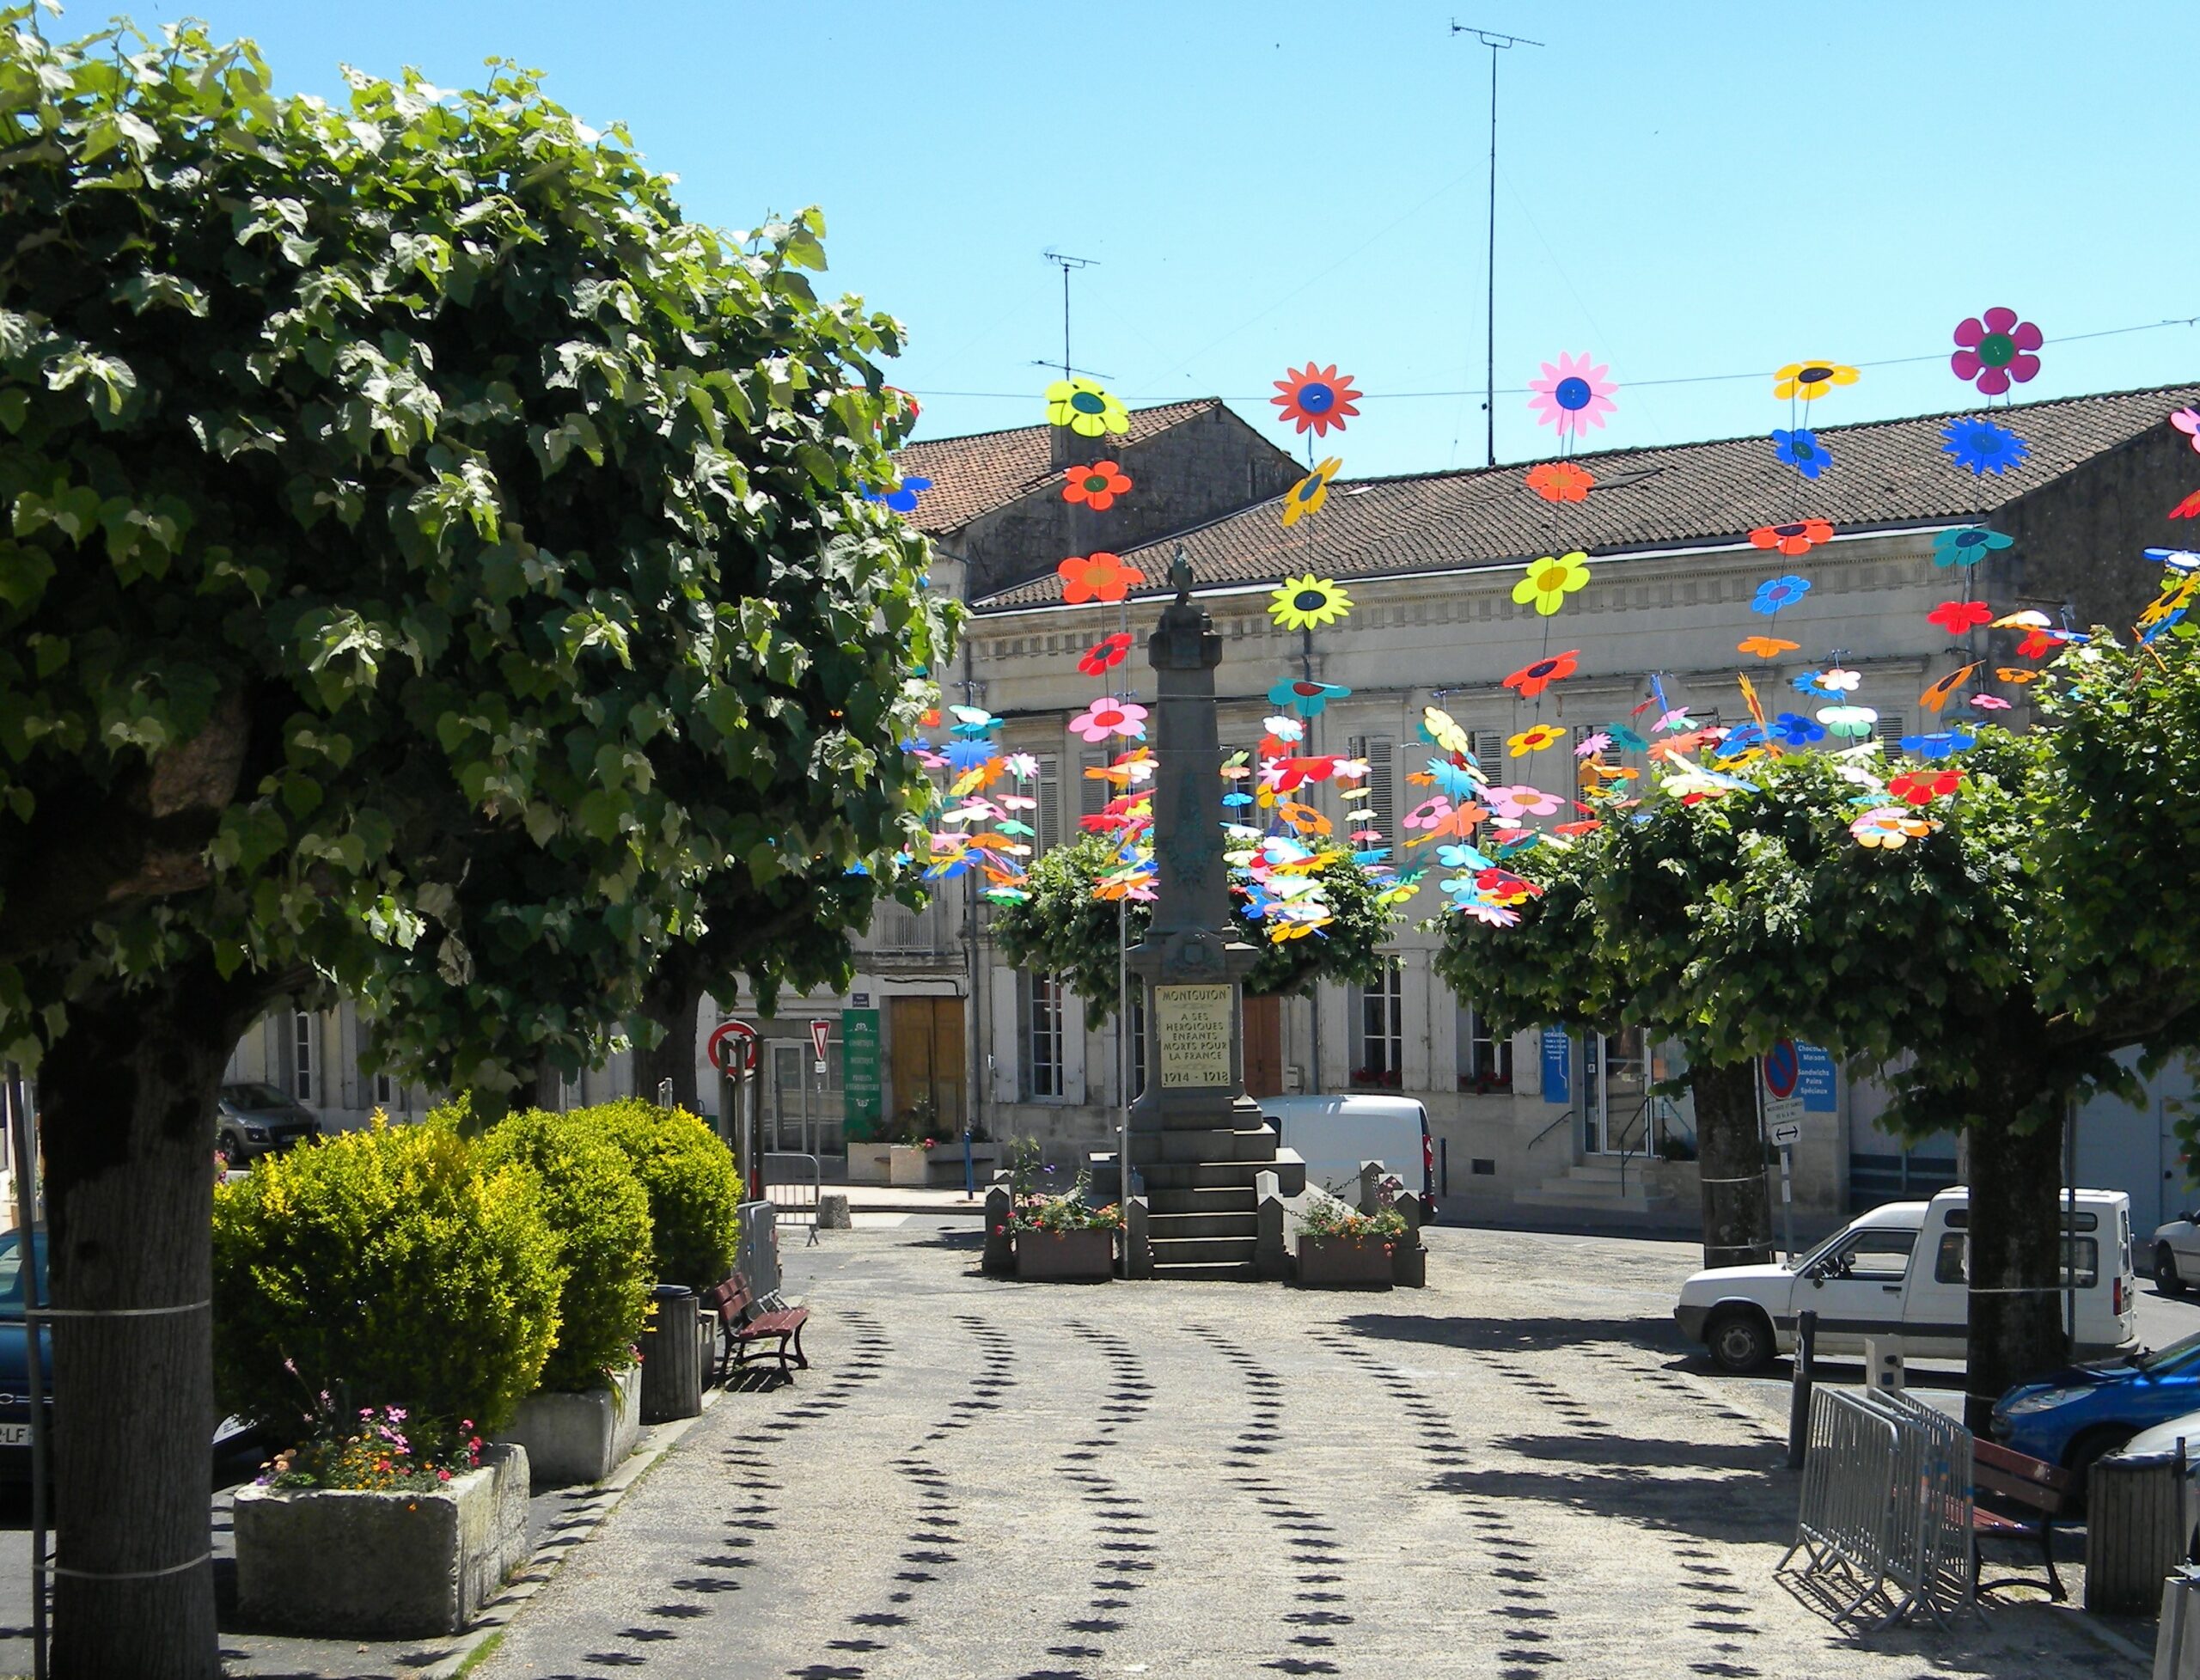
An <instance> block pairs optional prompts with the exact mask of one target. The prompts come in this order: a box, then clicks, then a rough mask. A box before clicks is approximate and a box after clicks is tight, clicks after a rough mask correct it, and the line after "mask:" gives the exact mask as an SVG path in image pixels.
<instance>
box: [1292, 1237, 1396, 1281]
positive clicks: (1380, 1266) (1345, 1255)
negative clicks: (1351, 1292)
mask: <svg viewBox="0 0 2200 1680" xmlns="http://www.w3.org/2000/svg"><path fill="white" fill-rule="evenodd" d="M1390 1281H1391V1279H1390V1247H1389V1245H1388V1244H1386V1243H1378V1242H1376V1241H1374V1240H1373V1239H1372V1238H1371V1239H1369V1240H1368V1241H1366V1242H1364V1243H1363V1242H1356V1241H1354V1239H1353V1238H1352V1237H1310V1236H1305V1235H1302V1236H1300V1237H1299V1282H1300V1283H1302V1284H1304V1285H1305V1286H1307V1287H1308V1288H1310V1289H1388V1288H1389V1287H1390Z"/></svg>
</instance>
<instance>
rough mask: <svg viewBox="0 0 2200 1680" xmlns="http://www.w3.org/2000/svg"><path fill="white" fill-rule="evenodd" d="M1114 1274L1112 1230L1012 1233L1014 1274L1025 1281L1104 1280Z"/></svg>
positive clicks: (1113, 1234) (1081, 1281)
mask: <svg viewBox="0 0 2200 1680" xmlns="http://www.w3.org/2000/svg"><path fill="white" fill-rule="evenodd" d="M1016 1275H1017V1276H1018V1277H1019V1278H1021V1279H1023V1280H1024V1282H1026V1283H1105V1282H1107V1281H1108V1280H1109V1279H1110V1278H1112V1277H1113V1276H1115V1232H1114V1231H1018V1232H1017V1233H1016Z"/></svg>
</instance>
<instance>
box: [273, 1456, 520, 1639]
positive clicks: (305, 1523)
mask: <svg viewBox="0 0 2200 1680" xmlns="http://www.w3.org/2000/svg"><path fill="white" fill-rule="evenodd" d="M527 1493H528V1469H527V1451H526V1449H525V1448H523V1447H520V1446H516V1445H513V1444H511V1443H510V1442H508V1441H498V1442H492V1444H491V1445H487V1446H486V1447H484V1448H482V1449H481V1468H480V1469H476V1470H469V1471H468V1472H467V1474H465V1475H460V1476H454V1477H453V1478H452V1479H451V1480H450V1481H447V1482H445V1483H444V1484H443V1486H442V1487H441V1488H438V1489H437V1491H436V1492H434V1493H431V1494H355V1493H344V1492H339V1491H336V1490H334V1489H327V1488H261V1487H257V1486H254V1487H247V1488H238V1489H237V1494H236V1505H235V1513H234V1521H235V1536H236V1552H237V1608H238V1610H240V1611H241V1613H242V1614H243V1616H245V1618H246V1619H247V1620H248V1622H252V1623H254V1624H257V1625H260V1626H264V1627H271V1628H282V1629H284V1630H286V1631H289V1632H292V1633H299V1634H317V1635H320V1636H321V1637H323V1638H339V1639H421V1638H425V1637H427V1636H428V1635H430V1634H455V1633H461V1632H463V1631H464V1630H465V1628H466V1627H467V1624H468V1623H469V1622H472V1621H473V1620H474V1616H475V1615H476V1614H477V1613H478V1612H479V1611H480V1608H481V1606H482V1605H483V1604H486V1603H488V1601H489V1600H490V1599H492V1598H495V1597H496V1596H497V1593H498V1591H499V1590H500V1589H501V1588H502V1587H503V1586H504V1582H505V1581H506V1580H507V1579H510V1576H511V1575H512V1573H514V1572H515V1571H516V1570H517V1569H518V1568H519V1567H520V1566H521V1565H522V1564H523V1563H525V1562H526V1561H527V1559H528V1544H527Z"/></svg>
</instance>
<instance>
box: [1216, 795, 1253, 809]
mask: <svg viewBox="0 0 2200 1680" xmlns="http://www.w3.org/2000/svg"><path fill="white" fill-rule="evenodd" d="M1222 803H1224V804H1225V805H1228V806H1230V807H1231V809H1236V808H1237V807H1238V806H1240V805H1250V804H1251V803H1253V796H1252V795H1251V794H1250V793H1225V794H1224V795H1223V796H1222Z"/></svg>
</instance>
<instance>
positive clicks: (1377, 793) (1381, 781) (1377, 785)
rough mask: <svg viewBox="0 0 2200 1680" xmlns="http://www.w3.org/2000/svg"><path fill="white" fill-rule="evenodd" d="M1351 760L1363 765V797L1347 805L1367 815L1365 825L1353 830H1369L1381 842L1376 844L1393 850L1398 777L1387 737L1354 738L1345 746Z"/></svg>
mask: <svg viewBox="0 0 2200 1680" xmlns="http://www.w3.org/2000/svg"><path fill="white" fill-rule="evenodd" d="M1347 751H1348V752H1349V753H1350V754H1351V756H1353V757H1354V758H1357V759H1365V760H1366V761H1367V780H1366V783H1365V784H1364V785H1365V786H1366V789H1367V796H1368V797H1366V798H1365V799H1361V800H1354V801H1353V802H1351V803H1353V804H1354V805H1356V806H1358V807H1359V808H1360V809H1364V810H1366V812H1367V813H1368V821H1366V822H1364V823H1360V822H1355V823H1354V825H1353V826H1354V828H1373V829H1374V830H1375V831H1376V832H1377V833H1378V834H1381V835H1382V837H1383V838H1382V839H1381V840H1379V841H1378V842H1376V843H1377V844H1378V845H1380V846H1390V847H1392V848H1393V849H1395V848H1396V846H1397V844H1398V835H1397V827H1398V775H1397V763H1396V748H1394V747H1393V745H1392V743H1391V741H1390V736H1387V735H1355V736H1353V737H1352V739H1351V741H1350V742H1348V743H1347Z"/></svg>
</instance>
